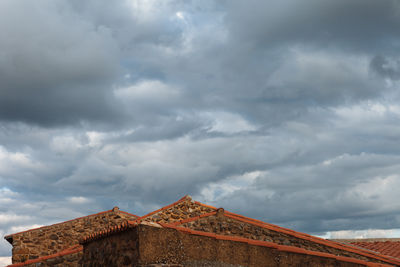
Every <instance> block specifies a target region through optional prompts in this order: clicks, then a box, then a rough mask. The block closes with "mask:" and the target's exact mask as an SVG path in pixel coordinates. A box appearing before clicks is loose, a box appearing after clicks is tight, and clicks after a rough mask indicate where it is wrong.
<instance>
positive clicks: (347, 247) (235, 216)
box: [172, 210, 400, 263]
mask: <svg viewBox="0 0 400 267" xmlns="http://www.w3.org/2000/svg"><path fill="white" fill-rule="evenodd" d="M216 213H217V212H216V211H215V212H210V213H206V214H202V215H200V216H196V217H192V218H188V219H185V220H181V221H178V222H174V223H172V225H174V226H178V225H182V224H184V223H187V222H192V221H195V220H198V219H200V218H204V217H209V216H212V215H215V214H216ZM224 215H225V216H227V217H230V218H233V219H237V220H240V221H243V222H247V223H250V224H253V225H257V226H260V227H263V228H267V229H270V230H273V231H277V232H283V233H286V234H289V235H291V236H294V237H297V238H301V239H305V240H308V241H311V242H315V243H319V244H323V245H326V246H329V247H333V248H336V249H341V250H346V251H350V252H353V253H356V254H360V253H361V254H362V255H364V256H366V255H365V254H367V255H369V257H372V258H376V259H378V258H380V260H383V261H386V260H391V258H392V257H390V256H387V255H382V254H380V253H377V252H376V251H372V250H367V249H365V248H358V247H355V246H350V245H347V244H342V243H338V242H334V241H330V240H326V239H323V238H320V237H316V236H312V235H309V234H306V233H302V232H297V231H294V230H291V229H287V228H284V227H280V226H278V225H274V224H270V223H266V222H263V221H260V220H257V219H253V218H249V217H246V216H243V215H240V214H236V213H233V212H230V211H227V210H224ZM354 250H355V251H354ZM382 258H383V259H382ZM395 259H396V258H395ZM398 263H400V262H398Z"/></svg>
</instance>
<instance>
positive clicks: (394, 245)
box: [349, 239, 400, 259]
mask: <svg viewBox="0 0 400 267" xmlns="http://www.w3.org/2000/svg"><path fill="white" fill-rule="evenodd" d="M349 243H350V244H352V245H355V246H358V247H362V248H365V249H369V250H373V251H376V252H379V253H381V254H383V255H388V256H392V257H395V258H399V259H400V241H389V240H387V241H373V242H370V241H362V239H361V240H359V241H355V242H349Z"/></svg>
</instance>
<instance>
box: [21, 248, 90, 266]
mask: <svg viewBox="0 0 400 267" xmlns="http://www.w3.org/2000/svg"><path fill="white" fill-rule="evenodd" d="M82 257H83V252H82V251H81V252H77V253H72V254H68V255H64V256H59V257H54V258H51V259H46V260H42V261H40V262H35V263H31V264H27V265H25V266H26V267H39V266H40V267H50V266H51V267H80V266H82ZM25 266H24V267H25Z"/></svg>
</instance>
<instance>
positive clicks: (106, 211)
mask: <svg viewBox="0 0 400 267" xmlns="http://www.w3.org/2000/svg"><path fill="white" fill-rule="evenodd" d="M114 209H115V208H113V209H111V210H105V211H101V212H98V213H93V214H89V215H86V216H81V217H77V218H74V219H70V220H67V221H63V222H58V223H53V224H49V225H43V226H40V227H36V228H32V229H28V230H24V231H20V232H17V233H13V234H8V235H5V236H4V239H6V240H7V239H8V238H11V237H12V236H14V235H18V234H22V233H26V232H30V231H35V230H39V229H43V228H47V227H51V226H55V225H60V224H64V223H68V222H72V221H75V220H79V219H83V218H87V217H92V216H96V215H100V214H105V213H109V212H114ZM118 212H122V213H125V214H129V215H133V216H135V217H137V218H138V217H139V216H137V215H135V214H131V213H128V212H126V211H122V210H119V209H118Z"/></svg>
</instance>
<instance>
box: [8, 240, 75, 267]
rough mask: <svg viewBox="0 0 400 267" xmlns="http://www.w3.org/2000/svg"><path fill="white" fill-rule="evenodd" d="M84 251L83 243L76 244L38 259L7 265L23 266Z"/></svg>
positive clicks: (13, 266) (11, 266) (9, 266)
mask: <svg viewBox="0 0 400 267" xmlns="http://www.w3.org/2000/svg"><path fill="white" fill-rule="evenodd" d="M80 251H83V246H82V245H79V244H78V245H74V246H72V247H69V248H66V249H64V250H62V251H59V252H57V253H54V254H50V255H46V256H42V257H39V258H36V259H31V260H27V261H24V262H18V263H14V264H10V265H7V267H21V266H26V265H29V264H32V263H38V262H41V261H44V260H48V259H52V258H56V257H61V256H65V255H69V254H74V253H77V252H80Z"/></svg>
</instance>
